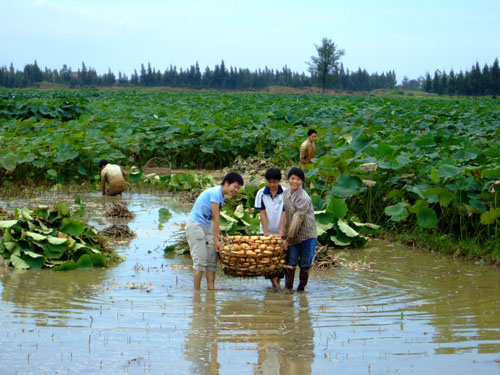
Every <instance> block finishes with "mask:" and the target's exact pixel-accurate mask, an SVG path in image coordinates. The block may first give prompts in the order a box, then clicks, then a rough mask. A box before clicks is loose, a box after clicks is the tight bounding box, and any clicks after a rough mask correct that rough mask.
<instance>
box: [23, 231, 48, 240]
mask: <svg viewBox="0 0 500 375" xmlns="http://www.w3.org/2000/svg"><path fill="white" fill-rule="evenodd" d="M26 235H28V236H29V237H31V238H33V240H35V241H43V240H46V239H47V236H44V235H42V234H40V233H35V232H26Z"/></svg>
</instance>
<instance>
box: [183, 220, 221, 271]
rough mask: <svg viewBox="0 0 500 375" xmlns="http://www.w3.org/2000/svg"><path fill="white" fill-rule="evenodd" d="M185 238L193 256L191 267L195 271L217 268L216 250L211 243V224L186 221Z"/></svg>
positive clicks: (212, 233) (212, 232) (212, 240)
mask: <svg viewBox="0 0 500 375" xmlns="http://www.w3.org/2000/svg"><path fill="white" fill-rule="evenodd" d="M186 238H187V241H188V244H189V252H190V253H191V258H193V268H194V269H195V270H197V271H214V272H215V271H216V269H217V252H216V251H215V246H214V245H213V243H214V230H213V228H212V226H209V227H204V226H203V225H201V224H198V223H193V222H191V221H188V222H187V224H186ZM209 242H210V243H209Z"/></svg>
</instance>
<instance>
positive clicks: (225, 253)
mask: <svg viewBox="0 0 500 375" xmlns="http://www.w3.org/2000/svg"><path fill="white" fill-rule="evenodd" d="M282 242H283V241H282V240H281V238H280V237H279V236H226V237H224V247H223V249H222V250H221V251H219V257H220V262H221V265H222V270H223V271H224V273H225V274H226V275H230V276H235V277H257V276H266V277H276V276H278V275H280V274H281V273H282V272H283V268H284V266H285V256H286V253H285V251H283V249H282V248H281V244H282Z"/></svg>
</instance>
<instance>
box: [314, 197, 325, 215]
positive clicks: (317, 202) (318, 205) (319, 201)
mask: <svg viewBox="0 0 500 375" xmlns="http://www.w3.org/2000/svg"><path fill="white" fill-rule="evenodd" d="M311 200H312V204H313V207H314V211H321V210H323V209H324V208H325V206H326V202H325V200H324V199H323V198H321V197H320V196H319V195H317V194H314V195H312V196H311Z"/></svg>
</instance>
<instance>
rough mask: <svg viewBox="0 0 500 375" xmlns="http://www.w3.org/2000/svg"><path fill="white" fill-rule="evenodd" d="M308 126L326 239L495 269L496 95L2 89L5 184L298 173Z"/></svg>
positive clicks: (499, 196) (499, 182)
mask: <svg viewBox="0 0 500 375" xmlns="http://www.w3.org/2000/svg"><path fill="white" fill-rule="evenodd" d="M309 128H314V129H316V130H317V132H318V152H317V155H316V159H314V160H315V161H314V164H312V165H309V166H307V168H308V169H309V172H308V173H307V175H306V176H307V177H308V179H309V182H310V184H309V193H310V194H311V196H312V197H313V201H314V204H315V208H316V209H317V210H318V211H320V212H321V214H318V215H322V216H320V218H321V221H322V223H323V225H324V226H325V228H326V229H325V232H324V233H330V232H329V229H331V228H332V226H333V227H335V226H337V227H339V226H340V228H339V230H338V231H337V232H338V233H339V235H338V236H335V238H333V239H332V238H324V240H325V241H327V242H329V241H333V244H336V243H340V244H341V243H345V242H346V241H349V236H350V235H353V236H354V234H353V233H352V232H350V230H341V229H342V228H343V227H344V224H345V223H346V222H349V223H356V222H357V223H359V224H361V223H372V224H377V225H380V226H382V227H383V228H384V229H385V230H386V231H387V232H393V233H400V234H401V233H411V235H412V236H413V238H425V237H429V236H430V237H432V238H433V239H434V242H433V243H435V244H437V243H439V244H440V247H441V248H444V250H446V251H447V252H450V253H456V254H464V255H470V256H473V257H474V256H479V257H481V258H486V259H487V260H488V261H494V262H498V261H500V248H499V245H498V244H499V243H500V233H499V227H500V192H499V191H500V147H499V145H500V102H498V101H495V100H492V99H471V100H467V99H444V98H425V99H422V98H414V97H389V96H387V97H379V96H377V97H374V96H363V97H362V96H319V95H292V94H289V95H286V94H279V95H278V94H274V95H273V94H266V93H221V92H168V91H154V90H149V91H146V90H121V91H111V90H110V91H98V90H80V91H70V90H67V91H66V90H58V91H43V90H30V89H28V90H1V91H0V184H1V186H2V187H3V188H14V187H15V186H16V185H17V184H23V183H28V182H30V183H33V182H34V183H37V184H38V183H44V184H51V183H83V182H85V181H89V182H93V181H94V180H95V176H96V175H98V173H99V168H98V162H99V160H100V159H101V158H106V159H108V160H110V161H112V162H113V163H118V164H120V165H122V166H125V167H132V166H135V167H138V168H141V167H143V166H144V165H145V163H146V162H147V161H148V160H150V159H151V158H153V157H162V158H166V159H168V160H169V161H170V162H171V163H172V166H173V167H177V168H190V169H195V168H205V169H220V168H223V167H226V166H230V165H231V164H232V161H233V160H234V159H235V158H236V157H237V156H241V157H242V158H246V157H249V156H255V155H262V157H263V158H266V159H272V160H273V161H274V162H276V163H277V164H279V165H291V164H293V163H294V162H297V161H298V150H299V146H300V143H301V142H302V141H303V140H305V138H306V133H307V130H308V129H309ZM263 172H264V171H263ZM318 220H320V219H318ZM364 225H367V224H363V225H362V227H363V228H366V227H365V226H364ZM358 229H359V228H358ZM443 244H445V245H443ZM470 244H474V246H472V245H470ZM469 245H470V246H469ZM469 247H474V249H475V250H474V251H473V252H471V251H470V250H467V249H468V248H469Z"/></svg>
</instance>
